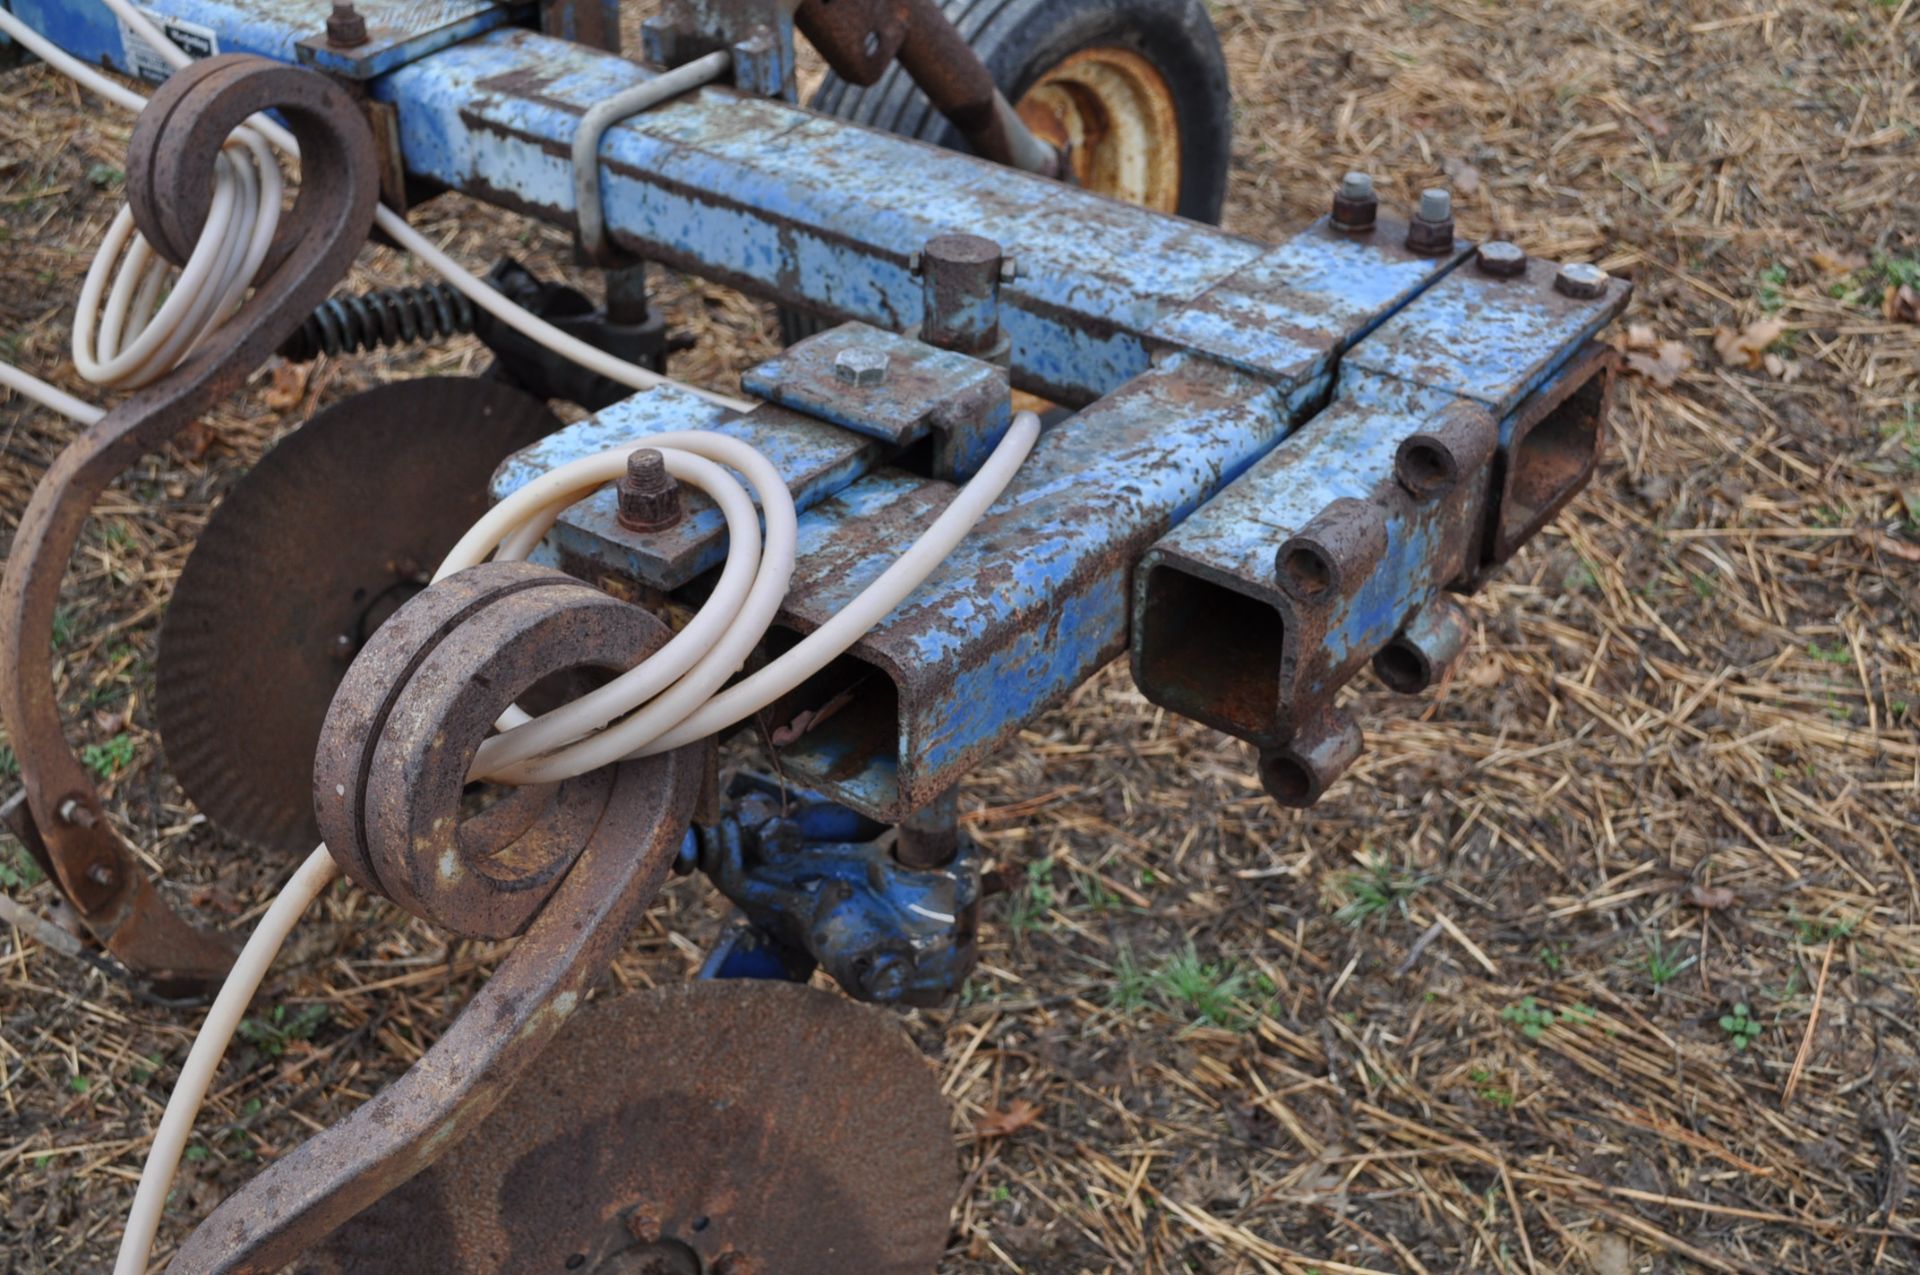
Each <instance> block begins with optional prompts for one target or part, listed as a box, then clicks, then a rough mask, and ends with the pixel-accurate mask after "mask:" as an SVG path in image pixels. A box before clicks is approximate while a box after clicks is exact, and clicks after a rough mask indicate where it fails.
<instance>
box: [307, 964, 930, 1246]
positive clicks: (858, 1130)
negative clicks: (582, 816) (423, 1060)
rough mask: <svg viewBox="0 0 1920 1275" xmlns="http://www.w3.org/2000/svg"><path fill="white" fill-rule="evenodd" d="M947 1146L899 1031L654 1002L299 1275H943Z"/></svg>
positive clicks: (775, 987)
mask: <svg viewBox="0 0 1920 1275" xmlns="http://www.w3.org/2000/svg"><path fill="white" fill-rule="evenodd" d="M947 1132H948V1130H947V1115H946V1104H945V1102H944V1101H943V1100H942V1098H941V1096H940V1093H939V1089H938V1085H937V1084H936V1083H935V1081H934V1079H933V1074H932V1073H931V1072H929V1071H928V1069H927V1067H926V1064H925V1062H924V1061H923V1060H922V1059H921V1057H920V1054H919V1051H918V1050H917V1049H916V1048H915V1047H914V1045H913V1043H912V1041H911V1039H910V1038H909V1037H908V1036H907V1035H906V1033H905V1032H904V1031H902V1030H901V1028H900V1026H899V1025H898V1023H897V1021H896V1020H894V1019H893V1018H891V1017H890V1016H888V1015H886V1014H884V1013H881V1012H879V1011H876V1010H874V1009H871V1008H869V1007H867V1006H863V1005H858V1004H855V1003H854V1002H852V1001H849V1000H847V999H846V998H844V997H841V996H837V995H833V994H831V993H828V992H823V991H819V990H816V989H813V988H809V987H803V986H797V985H794V984H789V983H778V982H762V981H757V980H726V981H715V982H701V983H683V984H678V985H673V986H668V987H661V988H656V989H653V990H650V991H645V992H636V993H632V994H630V995H626V996H620V997H617V998H614V999H612V1000H605V1001H601V1002H598V1003H596V1004H594V1005H592V1006H590V1007H588V1008H587V1009H586V1010H585V1011H583V1012H582V1013H581V1014H580V1015H579V1017H578V1018H577V1019H576V1020H575V1021H574V1022H573V1023H571V1024H569V1025H568V1026H567V1027H566V1028H565V1029H564V1030H563V1031H562V1033H561V1034H560V1036H559V1037H558V1039H556V1040H555V1041H554V1042H553V1045H552V1047H551V1048H550V1049H549V1050H548V1052H547V1053H546V1054H545V1055H544V1056H543V1057H542V1058H541V1060H540V1063H539V1065H538V1066H537V1067H536V1068H534V1069H533V1070H531V1071H530V1072H529V1073H528V1074H527V1075H526V1077H525V1079H524V1080H522V1081H521V1082H520V1083H519V1084H518V1085H517V1086H516V1087H515V1088H514V1089H513V1091H512V1093H510V1094H509V1095H508V1096H507V1097H506V1099H505V1100H504V1101H502V1102H501V1103H500V1105H499V1106H498V1107H497V1108H495V1109H494V1111H493V1113H492V1114H491V1115H490V1116H489V1117H488V1118H487V1120H486V1123H485V1124H483V1125H482V1126H481V1127H480V1128H479V1129H478V1130H477V1131H475V1132H474V1133H473V1135H472V1136H471V1137H468V1138H467V1139H466V1140H465V1141H463V1142H462V1143H461V1144H460V1147H459V1150H458V1152H457V1153H456V1154H454V1155H451V1156H448V1157H446V1158H444V1159H442V1160H441V1161H440V1162H439V1163H437V1164H435V1165H434V1166H433V1167H432V1168H431V1169H429V1170H428V1171H427V1172H425V1173H422V1174H421V1175H420V1176H419V1177H417V1178H415V1179H414V1180H413V1181H412V1182H410V1183H408V1184H407V1185H405V1186H404V1187H401V1188H400V1189H399V1190H398V1191H395V1192H394V1193H393V1194H392V1195H389V1196H388V1197H387V1198H385V1199H383V1200H381V1201H380V1202H379V1203H378V1204H376V1205H375V1206H373V1207H372V1208H371V1209H369V1210H367V1212H365V1213H363V1214H361V1215H360V1216H359V1217H357V1218H355V1219H354V1220H353V1221H352V1222H351V1223H350V1224H348V1225H347V1226H346V1227H344V1228H342V1229H341V1230H340V1232H339V1233H338V1234H336V1235H335V1236H334V1237H333V1238H332V1239H330V1240H329V1241H328V1242H327V1243H326V1245H325V1246H324V1247H323V1248H321V1249H320V1250H318V1251H317V1252H315V1253H313V1254H312V1255H311V1256H309V1257H308V1258H307V1259H306V1260H305V1261H303V1262H301V1263H299V1264H298V1265H297V1266H296V1267H295V1269H296V1271H298V1272H299V1275H347V1273H348V1272H352V1273H353V1275H415V1273H416V1272H428V1271H431V1272H434V1273H435V1275H509V1273H510V1272H511V1273H516V1275H517V1273H518V1272H526V1271H562V1270H574V1271H578V1272H581V1273H582V1275H611V1273H613V1272H620V1273H622V1275H643V1273H646V1275H685V1273H687V1272H694V1273H697V1272H701V1271H705V1272H709V1273H715V1272H721V1271H736V1272H739V1275H748V1272H754V1271H757V1272H759V1273H760V1275H927V1272H930V1271H931V1270H933V1268H934V1265H935V1264H936V1263H937V1262H938V1261H939V1257H940V1253H941V1250H942V1249H944V1248H945V1246H946V1238H947V1228H948V1214H949V1210H950V1208H951V1206H952V1202H953V1196H954V1191H955V1186H956V1177H957V1174H956V1172H955V1168H956V1166H955V1162H954V1154H953V1148H952V1143H951V1140H950V1139H949V1137H948V1136H947ZM669 1259H677V1264H676V1260H669Z"/></svg>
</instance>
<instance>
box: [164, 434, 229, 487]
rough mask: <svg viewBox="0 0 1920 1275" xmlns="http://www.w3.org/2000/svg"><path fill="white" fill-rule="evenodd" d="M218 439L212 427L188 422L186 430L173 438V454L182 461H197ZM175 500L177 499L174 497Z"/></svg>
mask: <svg viewBox="0 0 1920 1275" xmlns="http://www.w3.org/2000/svg"><path fill="white" fill-rule="evenodd" d="M217 437H219V435H218V434H217V433H215V431H214V428H213V426H211V425H209V424H207V423H206V421H204V420H196V421H192V422H189V423H188V425H187V426H186V428H184V429H182V430H181V431H180V432H179V433H177V434H175V435H174V436H173V452H174V454H175V455H176V456H179V457H180V458H181V459H183V460H199V459H200V458H201V457H203V456H205V455H206V454H207V449H208V448H209V447H212V446H213V440H214V439H215V438H217ZM176 499H177V497H176Z"/></svg>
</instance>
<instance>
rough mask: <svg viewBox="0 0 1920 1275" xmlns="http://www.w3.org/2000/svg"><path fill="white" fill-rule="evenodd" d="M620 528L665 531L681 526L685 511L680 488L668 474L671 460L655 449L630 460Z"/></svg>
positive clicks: (637, 453) (623, 487) (621, 500)
mask: <svg viewBox="0 0 1920 1275" xmlns="http://www.w3.org/2000/svg"><path fill="white" fill-rule="evenodd" d="M618 504H619V509H620V525H621V526H622V527H625V528H626V529H627V530H628V531H662V530H665V529H666V528H668V527H671V526H673V525H674V524H675V523H677V522H679V521H680V519H681V517H682V516H683V515H684V513H685V510H684V509H683V508H682V506H681V501H680V484H679V482H677V481H676V480H675V479H674V477H673V475H672V474H669V473H668V472H667V460H666V457H664V456H662V455H661V454H660V453H659V452H657V451H655V450H654V449H653V448H651V447H640V448H636V449H635V450H634V452H633V454H632V455H630V456H628V457H627V472H626V476H625V477H623V478H621V480H620V486H619V489H618Z"/></svg>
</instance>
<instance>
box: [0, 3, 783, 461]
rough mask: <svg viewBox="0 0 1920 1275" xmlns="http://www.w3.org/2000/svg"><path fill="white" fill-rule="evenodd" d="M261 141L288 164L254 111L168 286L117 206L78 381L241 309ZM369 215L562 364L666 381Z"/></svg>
mask: <svg viewBox="0 0 1920 1275" xmlns="http://www.w3.org/2000/svg"><path fill="white" fill-rule="evenodd" d="M105 3H106V5H107V7H108V8H109V9H111V10H112V11H113V12H114V14H115V15H116V16H117V17H119V18H120V19H121V20H122V21H124V22H125V23H126V24H127V25H128V26H130V27H132V28H133V29H134V31H135V32H136V33H138V34H139V35H140V36H141V37H142V38H143V39H145V40H146V41H147V42H148V43H149V44H151V45H152V46H153V47H154V49H155V50H156V51H157V52H158V53H159V54H160V56H162V57H163V58H165V59H167V60H168V61H169V62H170V63H172V64H173V66H174V67H175V68H176V69H177V68H179V67H182V66H185V65H187V63H188V62H190V61H191V60H192V59H191V58H189V57H188V55H187V54H186V53H185V52H183V51H182V50H181V49H180V48H178V47H177V46H176V45H175V44H174V43H173V42H172V41H171V40H169V39H167V38H166V36H165V35H164V34H162V33H161V32H160V31H159V30H158V29H157V28H156V27H155V26H154V25H153V23H152V21H151V20H150V19H149V18H148V17H147V15H146V14H144V13H142V12H141V11H140V10H138V9H137V8H135V7H134V6H133V5H132V4H130V3H128V0H105ZM0 31H4V32H5V33H6V34H7V36H8V37H9V38H11V39H14V40H18V41H19V42H20V43H21V44H22V45H24V46H25V47H26V48H28V49H29V50H31V51H32V52H33V53H34V54H35V55H36V56H38V57H40V58H41V59H42V60H43V61H45V62H46V63H47V64H48V65H49V66H51V67H53V68H54V69H55V70H57V71H59V72H60V73H62V74H63V75H66V76H68V77H69V78H70V79H72V80H74V81H75V82H76V83H78V84H80V85H82V86H83V87H85V88H87V89H89V90H91V91H93V92H95V93H99V94H100V95H102V96H103V97H105V98H106V99H107V100H108V101H110V102H112V103H114V104H115V105H116V106H120V107H124V108H125V109H127V110H130V111H135V112H137V111H140V110H141V109H143V108H144V107H145V105H146V99H145V98H144V97H142V96H141V95H140V94H139V93H136V92H134V91H133V90H131V89H129V88H126V87H125V86H124V85H120V84H117V83H115V82H114V81H112V80H110V79H108V78H107V77H106V76H104V75H102V74H100V73H99V72H98V71H96V70H94V69H93V68H92V67H90V66H88V65H87V64H86V63H84V62H81V61H80V60H79V59H78V58H75V57H74V56H73V55H72V54H70V53H68V52H66V50H64V49H61V48H60V47H59V46H57V45H55V44H53V43H51V42H50V41H48V40H47V39H46V38H45V37H43V36H41V35H40V33H39V32H37V31H35V30H34V29H33V28H32V27H29V26H27V25H26V24H25V23H24V22H22V21H21V20H20V19H19V18H17V17H15V16H14V15H13V14H11V13H9V12H7V11H6V10H5V9H4V8H0ZM727 65H728V62H727V60H726V59H725V58H724V57H713V58H706V59H702V60H701V62H700V63H699V65H698V68H697V69H689V68H682V69H681V71H680V72H675V73H671V74H672V78H671V79H670V80H668V82H667V83H666V84H664V85H663V86H662V87H661V88H660V89H659V90H656V91H657V92H658V93H659V94H660V97H659V99H658V100H664V99H665V97H668V96H671V95H673V94H675V93H680V92H685V91H686V90H687V89H688V88H692V87H697V86H698V85H699V84H701V83H706V82H708V81H710V80H713V79H715V78H717V77H718V76H720V75H721V74H724V72H725V70H726V67H727ZM659 78H660V79H668V77H664V76H663V77H659ZM655 82H656V81H648V82H647V84H643V85H640V86H637V87H636V88H635V89H634V90H630V91H629V92H630V94H632V95H634V97H635V100H640V99H642V98H643V97H644V96H645V94H646V92H647V90H648V89H649V88H650V87H651V86H652V85H653V84H654V83H655ZM656 104H657V102H656ZM632 109H633V110H638V109H641V108H640V107H639V106H636V107H633V108H632ZM629 113H631V112H629ZM269 145H271V146H272V147H277V148H279V149H280V150H281V151H282V152H284V153H285V154H287V155H288V156H290V157H293V158H298V157H299V153H300V148H299V145H298V144H297V143H296V142H295V140H294V138H293V135H292V134H291V133H289V132H288V131H287V130H286V129H284V128H282V127H280V126H279V125H278V124H276V123H274V122H273V121H272V120H270V119H268V118H266V117H265V116H255V117H254V118H253V119H251V120H249V121H248V122H247V123H246V124H244V125H242V126H241V127H239V128H237V129H235V130H234V132H233V135H232V136H231V137H230V138H228V140H227V143H226V144H225V146H223V147H222V149H221V153H220V156H219V158H218V159H217V160H216V162H215V166H214V169H215V175H214V191H213V200H212V206H211V208H210V210H209V212H208V216H207V224H206V226H205V227H204V229H203V230H202V231H201V234H200V238H199V241H198V242H197V243H196V244H195V246H194V250H193V253H192V255H191V256H190V258H189V260H188V262H187V265H186V266H185V267H184V268H183V269H182V270H181V271H180V272H179V277H178V278H177V279H175V278H173V277H172V276H173V267H172V266H171V265H170V264H169V263H167V262H166V261H165V260H164V259H162V258H161V257H159V256H158V255H157V254H156V253H154V252H153V251H152V249H151V248H150V247H149V246H148V245H147V243H146V241H145V239H144V238H143V237H142V236H141V235H140V234H139V233H138V231H137V230H135V228H134V222H133V214H132V212H131V210H129V209H127V208H124V207H123V208H122V209H121V210H120V212H119V214H118V215H117V216H115V218H114V220H113V223H112V225H111V226H110V227H109V228H108V231H107V236H106V239H105V240H104V241H103V242H102V244H101V246H100V250H99V252H98V254H97V255H96V256H95V258H94V262H93V265H92V267H91V268H90V269H89V270H88V272H87V280H86V283H85V285H84V286H83V287H82V290H81V297H80V304H79V305H78V306H77V307H76V310H75V314H74V330H73V355H74V366H75V368H76V369H77V370H78V371H79V373H80V375H81V376H83V377H85V378H86V379H87V380H89V381H92V382H94V383H95V384H98V385H102V386H105V387H108V388H118V389H132V388H137V387H138V386H141V385H146V384H149V383H151V382H152V381H154V380H156V379H158V378H159V377H161V376H164V375H165V374H166V373H167V372H169V371H171V370H172V369H173V368H174V367H176V366H177V365H178V364H179V362H180V360H181V359H183V358H185V357H186V356H187V355H188V354H189V353H191V352H192V351H193V349H194V347H195V346H197V345H198V344H199V343H200V341H201V340H202V339H204V337H205V336H206V335H207V334H208V333H210V332H212V331H213V330H214V329H215V328H217V327H219V325H220V324H221V323H223V322H224V321H225V320H227V319H228V318H230V317H231V316H232V315H233V313H234V311H236V310H237V309H238V308H239V307H240V304H241V303H242V301H244V299H245V296H246V291H247V288H248V287H249V286H250V285H251V283H252V281H253V277H254V275H255V274H257V273H258V271H259V267H260V262H261V261H262V260H263V259H264V258H265V255H266V252H267V248H268V245H269V244H270V243H271V242H272V239H273V234H274V231H275V230H276V229H277V228H278V227H279V222H280V205H281V195H282V190H283V186H284V182H283V179H282V176H281V173H280V166H279V164H278V163H277V162H276V161H275V160H274V158H273V156H272V154H271V152H270V150H269ZM374 220H375V222H376V224H378V225H379V226H380V228H381V229H382V230H384V231H386V232H387V234H388V235H389V236H390V237H392V239H393V240H394V242H396V243H397V244H399V245H400V246H401V247H402V248H403V249H405V250H406V251H408V252H410V253H412V254H413V255H414V256H416V257H418V258H419V259H420V260H421V261H422V262H424V263H425V264H426V265H427V267H428V268H429V269H431V270H433V271H434V272H435V273H437V274H439V275H440V276H442V277H443V278H445V279H446V281H447V282H448V283H449V284H451V285H452V286H453V287H454V288H455V289H457V290H458V291H460V292H461V293H463V294H464V295H465V296H466V297H467V298H468V299H469V300H470V301H472V302H473V303H474V304H475V305H477V306H479V307H480V308H481V309H483V310H485V311H487V313H489V314H491V315H493V317H494V318H496V319H498V320H499V321H500V322H502V323H504V324H506V325H507V326H509V327H512V328H514V329H516V330H518V331H519V332H521V333H522V334H523V335H525V336H527V337H529V338H531V339H533V340H534V341H537V342H539V343H540V344H542V345H544V346H546V347H547V348H549V349H551V350H553V351H554V352H555V353H557V354H560V355H561V356H562V357H564V358H567V359H570V360H572V361H573V362H575V363H578V364H580V365H581V366H583V367H586V368H588V369H590V370H591V371H594V372H596V373H598V374H600V375H602V376H605V377H607V378H608V379H609V380H612V381H615V382H618V383H619V384H622V385H625V386H627V387H628V388H630V389H636V390H646V389H652V388H654V387H656V386H658V385H662V384H666V383H669V382H670V380H671V378H669V377H665V376H662V375H661V374H659V373H658V372H654V371H652V370H651V369H648V368H643V367H640V366H638V365H637V364H633V363H629V362H627V361H626V360H624V359H619V358H615V357H614V356H613V355H611V354H608V353H607V352H606V351H604V350H600V349H596V348H595V347H594V346H591V345H589V344H587V343H586V342H585V341H582V340H581V339H579V338H578V337H575V336H573V335H571V334H569V333H566V332H562V331H561V330H560V329H558V328H556V327H554V326H553V325H552V324H550V323H548V322H546V321H545V320H544V319H541V318H539V317H538V316H537V315H534V314H533V313H531V312H529V311H528V310H526V309H525V308H524V307H522V306H519V305H516V304H515V303H514V302H512V301H510V300H508V299H507V298H506V297H505V296H503V295H502V294H501V293H500V292H499V291H498V290H497V289H495V288H493V287H491V286H489V285H488V284H487V283H486V282H484V281H483V280H481V279H480V278H478V277H477V276H475V275H474V274H473V273H472V272H471V271H468V270H466V269H465V268H464V267H462V266H461V265H460V264H459V263H458V262H456V261H454V260H453V259H452V258H451V257H449V256H447V255H446V254H445V253H443V252H441V251H440V249H439V248H437V247H435V246H434V244H433V243H432V241H430V240H429V239H427V237H426V236H425V235H422V234H421V233H420V232H419V231H417V230H415V229H414V228H413V227H412V226H410V225H408V224H407V222H406V219H405V218H403V217H401V216H400V215H399V214H398V213H396V212H394V211H393V210H392V209H390V208H387V207H385V206H384V205H381V206H378V207H376V208H375V210H374ZM116 263H117V264H118V267H119V268H118V272H117V273H116V272H115V265H116ZM110 278H111V280H112V285H111V288H109V282H108V281H109V279H110ZM170 280H171V282H169V281H170ZM163 292H164V294H165V299H164V300H162V299H161V298H162V294H163ZM26 380H32V382H33V384H32V387H28V386H27V385H26V384H25V383H24V382H25V381H26ZM0 384H5V385H7V386H9V387H10V388H13V389H17V390H19V391H20V392H22V393H24V394H27V395H28V396H29V397H31V398H34V399H35V400H37V401H39V402H40V403H42V404H44V405H46V406H48V407H52V408H53V409H54V410H55V411H58V412H62V413H63V414H65V415H67V416H71V417H73V418H74V419H76V420H79V421H81V422H83V423H89V424H90V423H91V422H92V420H97V419H98V418H99V414H98V413H97V409H89V408H88V407H87V405H85V404H83V403H81V402H80V400H78V399H75V398H74V397H72V396H71V395H68V394H65V393H63V392H62V391H60V390H58V389H57V388H55V387H54V386H51V385H48V384H46V383H45V382H44V381H40V380H39V379H38V378H29V377H28V374H26V373H24V372H19V371H18V370H14V371H12V372H11V373H10V374H7V375H5V376H3V377H0ZM681 388H682V389H685V390H686V391H688V392H689V393H692V394H695V395H697V396H699V397H700V398H703V399H706V400H707V401H708V402H711V403H715V404H718V405H719V406H722V407H727V408H731V409H733V410H735V411H751V410H752V409H753V407H754V406H755V403H754V402H753V401H752V400H750V399H742V398H735V397H733V396H731V395H726V394H719V393H715V392H714V391H711V390H705V389H701V388H699V387H696V386H690V385H682V386H681Z"/></svg>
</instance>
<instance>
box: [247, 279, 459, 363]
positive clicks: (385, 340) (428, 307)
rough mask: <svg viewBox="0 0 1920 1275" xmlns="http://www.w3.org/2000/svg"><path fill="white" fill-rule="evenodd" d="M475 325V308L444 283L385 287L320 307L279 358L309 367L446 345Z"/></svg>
mask: <svg viewBox="0 0 1920 1275" xmlns="http://www.w3.org/2000/svg"><path fill="white" fill-rule="evenodd" d="M473 325H474V309H473V303H472V302H471V301H469V300H467V298H466V297H465V296H463V295H461V294H460V293H459V292H457V291H455V290H454V289H453V288H451V287H449V286H448V285H446V284H444V283H429V284H423V285H421V286H419V287H414V288H381V289H379V290H378V291H375V292H362V293H356V294H350V295H344V296H337V297H329V298H328V299H327V300H325V301H323V302H321V303H320V305H319V307H318V308H317V309H315V310H314V312H313V313H312V314H310V315H308V316H307V318H306V321H305V322H304V323H302V324H301V325H300V330H299V331H297V332H295V333H294V334H293V335H292V336H290V337H288V338H287V339H286V341H285V342H284V343H283V344H282V345H281V346H280V357H281V358H283V359H286V360H287V361H288V362H291V363H306V362H309V361H311V360H313V359H315V358H318V357H319V356H320V355H322V354H328V355H339V354H359V353H361V352H362V351H364V350H372V349H377V348H379V347H382V346H388V347H392V346H402V345H415V344H419V343H421V342H426V341H441V340H445V339H446V338H447V337H450V336H458V335H460V334H462V333H467V332H471V331H473Z"/></svg>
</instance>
